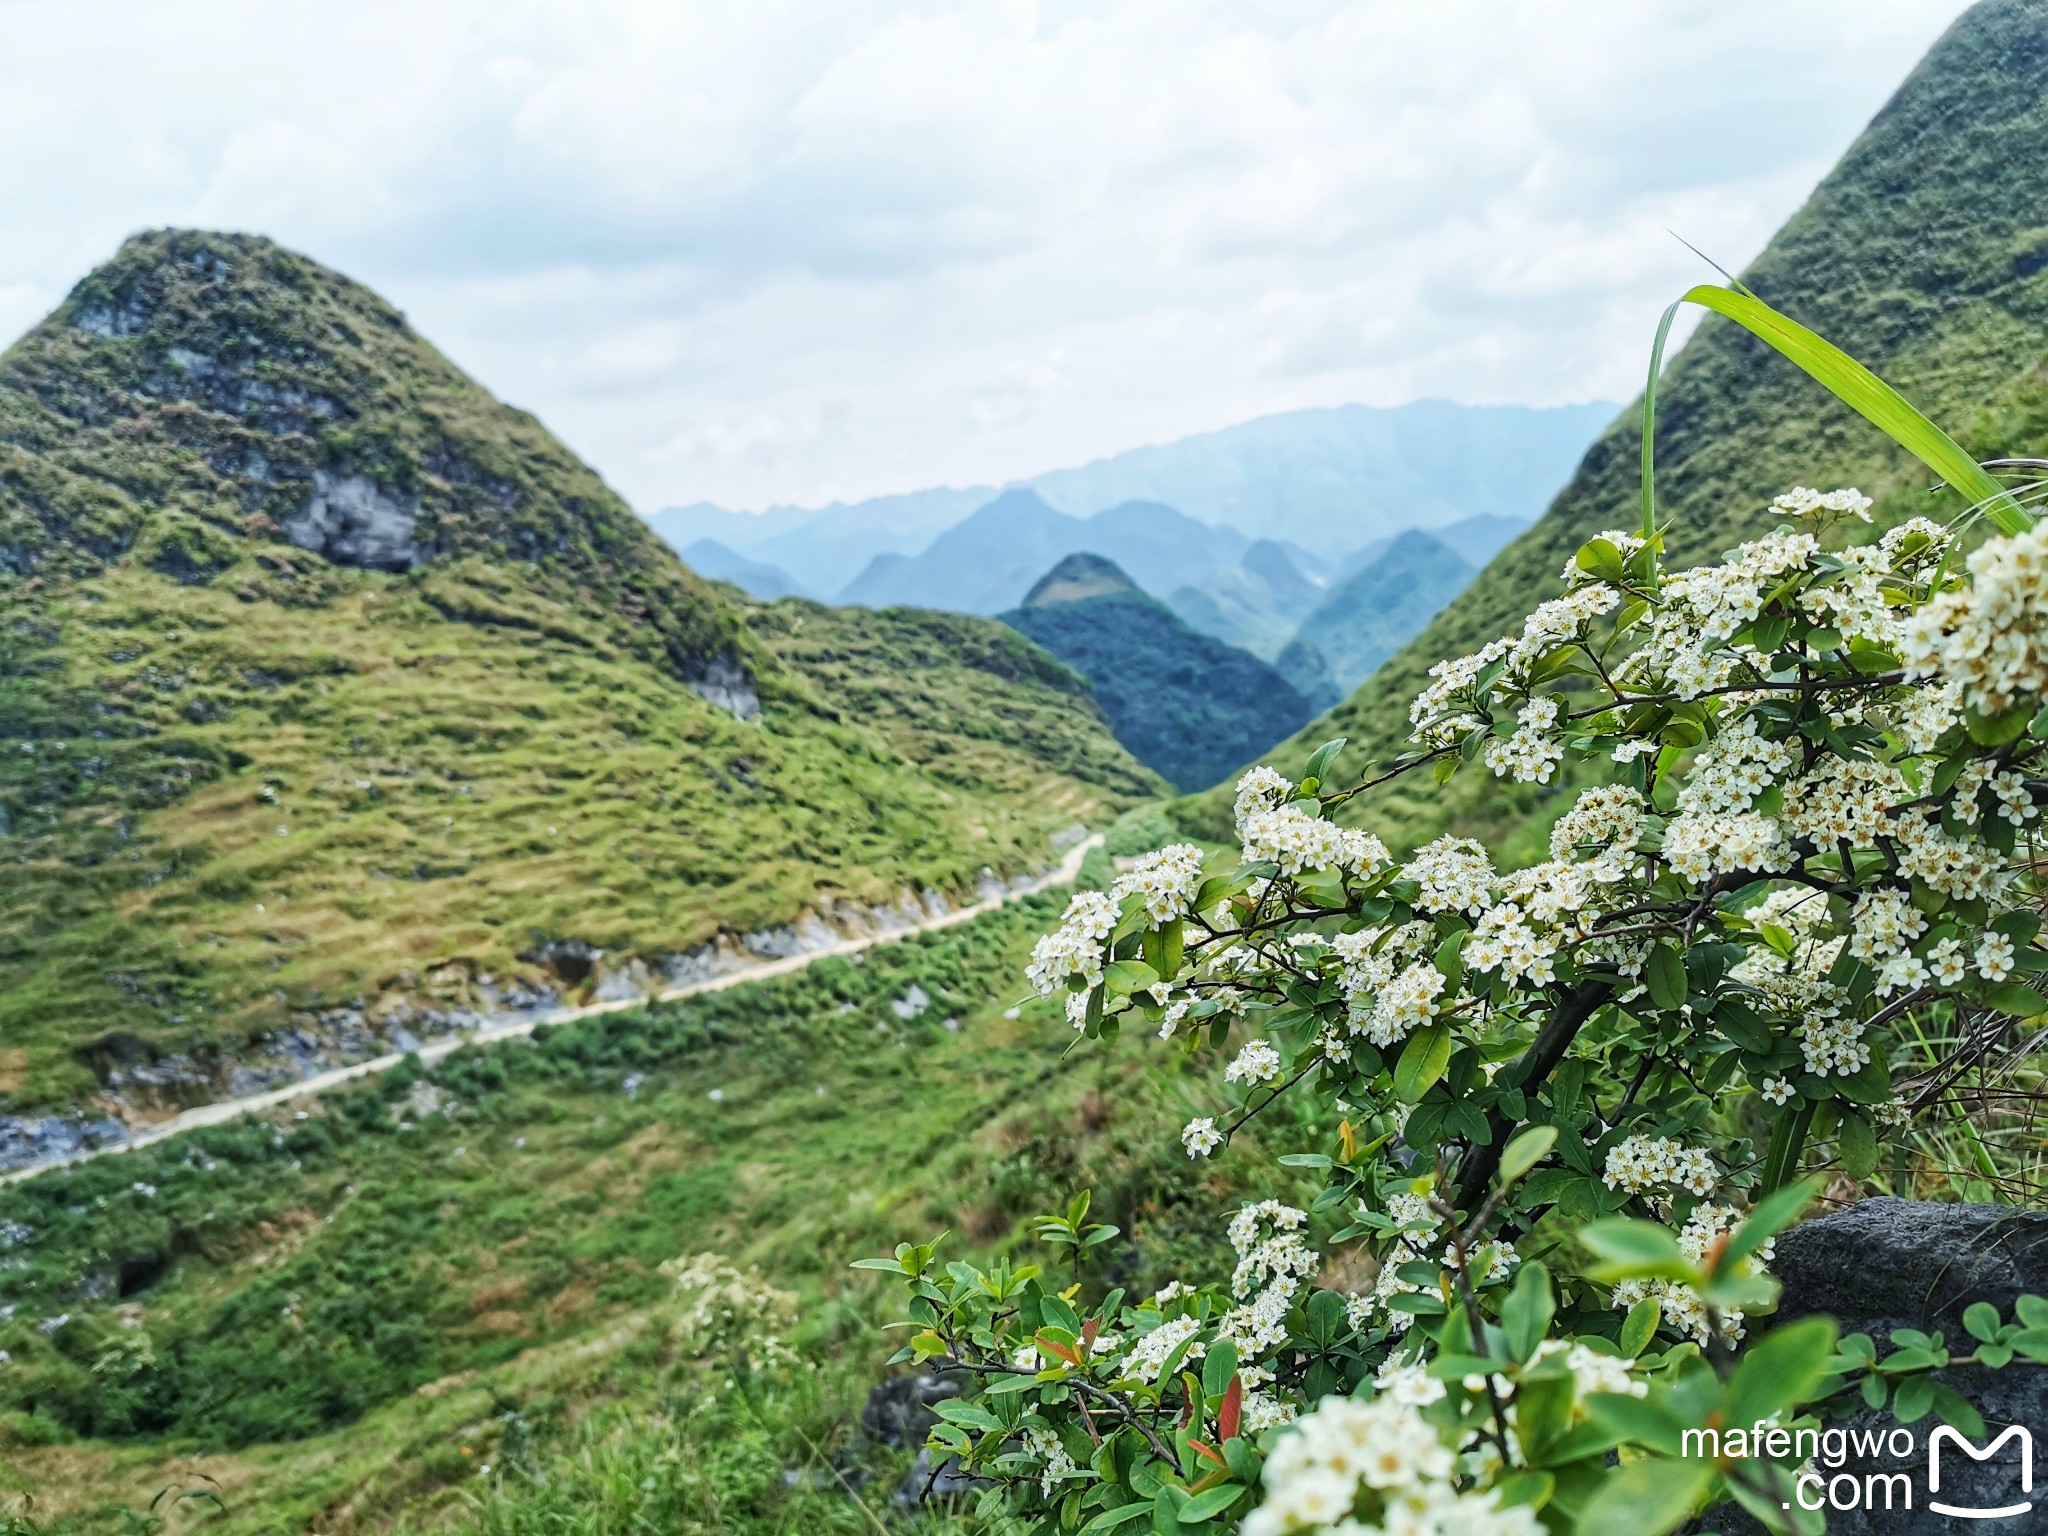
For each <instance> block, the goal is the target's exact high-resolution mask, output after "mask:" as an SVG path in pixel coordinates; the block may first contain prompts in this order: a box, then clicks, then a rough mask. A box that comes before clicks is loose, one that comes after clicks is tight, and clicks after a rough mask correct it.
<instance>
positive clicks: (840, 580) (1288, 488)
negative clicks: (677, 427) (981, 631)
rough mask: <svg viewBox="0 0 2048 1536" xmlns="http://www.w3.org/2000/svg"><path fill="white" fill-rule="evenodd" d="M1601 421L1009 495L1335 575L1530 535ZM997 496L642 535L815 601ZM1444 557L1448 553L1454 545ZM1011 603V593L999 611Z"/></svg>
mask: <svg viewBox="0 0 2048 1536" xmlns="http://www.w3.org/2000/svg"><path fill="white" fill-rule="evenodd" d="M1614 412H1615V407H1613V406H1611V405H1605V404H1596V405H1575V406H1561V407H1557V408H1555V409H1550V410H1532V409H1529V408H1526V407H1522V406H1464V405H1450V404H1447V403H1445V402H1443V401H1421V402H1418V403H1416V404H1414V405H1404V406H1397V407H1393V408H1391V409H1380V408H1377V407H1372V406H1363V405H1345V406H1336V407H1333V408H1330V409H1326V410H1309V411H1289V412H1286V413H1283V414H1280V415H1276V416H1264V417H1260V418H1259V419H1258V420H1256V421H1248V422H1245V423H1243V424H1242V425H1240V426H1235V427H1226V428H1224V429H1222V430H1221V431H1217V432H1205V433H1201V434H1199V435H1197V436H1194V437H1188V438H1183V439H1181V440H1180V441H1178V442H1173V443H1166V444H1163V445H1160V446H1156V447H1147V448H1138V449H1133V450H1132V451H1131V452H1129V453H1120V454H1116V455H1114V456H1112V457H1110V458H1106V459H1100V460H1098V461H1096V462H1095V463H1092V464H1086V465H1082V466H1080V467H1078V468H1073V469H1062V470H1055V471H1053V472H1052V473H1050V474H1045V475H1040V476H1038V477H1037V478H1036V479H1033V480H1029V481H1023V482H1019V483H1018V485H1017V486H1015V487H1013V488H1015V489H1031V490H1035V491H1037V492H1038V494H1039V497H1040V498H1041V500H1043V501H1044V502H1045V503H1046V504H1047V505H1048V506H1049V507H1050V508H1052V509H1053V510H1056V511H1059V512H1064V513H1066V514H1068V515H1069V516H1072V517H1076V518H1086V517H1087V516H1089V515H1090V514H1091V513H1096V512H1100V511H1101V510H1103V509H1104V508H1109V507H1117V506H1122V505H1125V504H1127V503H1131V502H1142V503H1151V504H1155V505H1164V506H1168V507H1173V508H1176V509H1178V510H1179V511H1180V512H1181V513H1182V514H1184V515H1185V516H1187V517H1188V518H1190V519H1192V520H1193V521H1195V522H1198V523H1207V524H1215V525H1220V526H1223V527H1227V528H1231V529H1234V530H1236V531H1237V532H1238V533H1239V534H1241V535H1243V536H1244V538H1245V539H1246V540H1257V539H1275V540H1284V541H1291V543H1292V545H1293V549H1292V551H1291V552H1292V553H1293V554H1294V555H1295V557H1296V559H1297V561H1298V562H1299V561H1303V560H1305V561H1306V564H1305V565H1304V568H1307V565H1316V564H1331V565H1338V564H1341V563H1342V561H1343V560H1344V558H1345V557H1346V556H1347V555H1350V554H1352V553H1354V552H1355V551H1357V550H1358V549H1359V548H1360V547H1361V546H1364V545H1366V544H1369V543H1371V542H1373V541H1374V540H1376V539H1385V538H1388V537H1391V536H1392V535H1393V534H1396V533H1398V532H1400V531H1401V530H1402V529H1404V528H1418V527H1419V528H1431V529H1435V528H1439V527H1445V526H1447V525H1455V524H1458V523H1460V522H1462V521H1465V520H1469V519H1474V518H1481V517H1493V518H1506V519H1509V520H1511V521H1513V522H1515V523H1517V524H1526V523H1529V522H1531V521H1533V520H1534V519H1535V518H1536V516H1537V514H1538V513H1540V512H1541V511H1542V510H1543V507H1544V506H1545V504H1546V503H1547V502H1548V501H1549V499H1550V497H1551V496H1552V495H1553V494H1555V492H1556V490H1557V488H1558V487H1559V486H1560V485H1562V484H1563V483H1564V479H1565V476H1566V475H1567V474H1569V473H1570V471H1571V467H1572V465H1573V464H1574V463H1576V462H1577V460H1578V456H1579V454H1580V453H1581V452H1582V451H1583V449H1584V448H1585V445H1586V444H1587V443H1588V442H1590V441H1591V440H1592V439H1593V436H1594V434H1595V433H1597V432H1598V431H1599V430H1600V429H1601V428H1602V427H1604V426H1605V425H1606V424H1607V422H1608V421H1609V420H1610V419H1611V418H1612V417H1613V415H1614ZM996 496H997V490H996V489H995V488H993V487H967V488H965V489H955V488H950V487H948V488H943V489H937V490H926V491H912V492H908V493H906V494H903V495H895V496H880V497H875V498H873V499H872V500H868V501H859V502H852V503H842V502H834V503H833V504H832V505H831V506H828V507H812V508H806V507H788V506H782V507H771V508H769V509H768V510H767V511H765V512H758V513H755V512H729V511H726V510H725V509H723V508H720V507H715V506H711V505H709V504H706V503H699V504H697V505H695V506H688V507H673V508H670V509H668V510H667V511H664V512H657V513H655V514H654V515H653V516H652V517H651V518H650V519H649V521H650V522H651V523H652V524H653V526H654V529H655V531H656V532H657V533H659V534H660V535H661V536H662V537H663V538H664V539H666V540H667V541H668V542H669V543H670V544H671V545H673V546H674V547H675V548H677V549H684V548H687V547H688V546H689V545H690V544H691V543H693V542H695V541H696V540H698V539H704V538H709V539H716V540H717V541H718V542H719V543H721V544H723V545H725V546H726V547H727V548H728V549H731V550H734V551H736V552H737V553H739V554H741V555H744V556H746V557H747V558H748V559H750V560H759V561H763V562H766V563H768V564H772V565H778V566H780V567H781V568H782V569H783V570H785V571H787V572H789V573H790V575H792V576H794V577H795V578H796V579H797V580H798V581H800V582H802V583H803V584H804V585H805V586H807V587H809V588H811V589H812V590H814V591H819V592H838V591H842V590H844V589H846V588H847V587H848V585H849V584H850V583H852V582H854V581H856V580H861V579H864V578H865V577H866V575H867V567H868V565H869V564H870V563H871V562H872V561H873V559H874V558H875V556H877V555H880V554H901V555H917V554H920V553H922V552H923V551H924V550H925V549H926V548H927V547H928V546H929V545H931V543H932V542H933V541H934V540H935V539H937V538H938V537H939V535H940V534H942V533H944V532H945V531H946V530H947V529H949V528H952V527H953V526H954V525H956V524H958V523H959V522H961V521H962V520H963V519H965V518H966V517H968V516H969V514H971V513H973V512H975V511H976V510H977V509H979V508H981V507H984V506H986V505H988V504H989V503H990V502H991V501H993V500H995V499H996ZM1070 547H1080V546H1070ZM1088 547H1092V546H1088ZM1452 547H1453V548H1459V546H1458V544H1457V543H1456V542H1455V541H1454V542H1453V545H1452ZM1311 550H1314V551H1319V552H1320V553H1318V554H1316V555H1310V554H1309V551H1311ZM1064 552H1065V551H1054V552H1053V555H1052V558H1054V559H1056V558H1057V557H1058V555H1059V554H1060V553H1064ZM1459 552H1460V553H1466V551H1464V550H1463V549H1459ZM1466 557H1467V558H1468V559H1474V560H1475V561H1478V560H1479V557H1478V556H1477V555H1474V554H1467V556H1466ZM1119 558H1121V557H1119ZM1235 558H1236V557H1235V555H1234V554H1233V556H1232V558H1231V559H1230V560H1225V561H1219V562H1215V563H1218V564H1223V565H1230V564H1234V563H1235ZM1049 563H1050V561H1049V560H1048V561H1045V562H1041V563H1039V564H1038V565H1037V566H1036V567H1034V569H1036V570H1043V569H1044V567H1045V565H1046V564H1049ZM1127 569H1131V570H1132V572H1133V574H1134V575H1136V576H1137V578H1138V580H1139V583H1140V584H1141V585H1143V586H1146V587H1148V588H1149V589H1150V590H1153V591H1162V592H1170V591H1172V590H1173V589H1174V587H1176V586H1178V585H1180V584H1181V583H1180V581H1178V580H1175V581H1172V582H1168V583H1167V584H1165V585H1164V586H1161V585H1159V584H1158V583H1157V582H1156V581H1155V580H1152V579H1150V578H1148V577H1147V576H1146V575H1145V574H1143V573H1141V572H1139V571H1137V570H1136V569H1135V568H1134V567H1129V566H1127ZM1018 591H1020V592H1021V591H1022V588H1021V587H1019V588H1018ZM1013 600H1014V594H1012V596H1011V597H1010V598H1006V599H1004V601H1013ZM925 601H927V602H929V601H930V600H929V598H927V599H925ZM936 606H939V607H952V608H961V607H963V606H964V605H963V604H962V603H959V602H939V603H937V604H936Z"/></svg>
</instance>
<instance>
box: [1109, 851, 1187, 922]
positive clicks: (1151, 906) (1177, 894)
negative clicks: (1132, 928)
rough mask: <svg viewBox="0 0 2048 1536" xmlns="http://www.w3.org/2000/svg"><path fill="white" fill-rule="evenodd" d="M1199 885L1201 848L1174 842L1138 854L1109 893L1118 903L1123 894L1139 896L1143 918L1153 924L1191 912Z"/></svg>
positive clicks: (1168, 920)
mask: <svg viewBox="0 0 2048 1536" xmlns="http://www.w3.org/2000/svg"><path fill="white" fill-rule="evenodd" d="M1201 886H1202V850H1201V849H1200V848H1197V847H1196V846H1195V845H1194V844H1193V843H1175V844H1174V845H1173V846H1172V847H1170V848H1162V849H1160V850H1159V851H1158V852H1157V853H1148V854H1145V855H1143V856H1141V857H1140V858H1139V860H1138V862H1137V863H1136V864H1134V865H1133V866H1132V867H1131V868H1130V869H1129V870H1128V871H1127V872H1126V873H1124V874H1122V875H1119V876H1118V877H1117V880H1116V884H1115V885H1113V886H1112V887H1111V888H1110V892H1109V894H1110V899H1111V900H1112V901H1119V902H1120V901H1122V900H1123V898H1124V897H1126V896H1136V897H1138V898H1139V899H1140V900H1141V901H1142V902H1143V904H1144V908H1145V916H1146V918H1147V919H1148V920H1149V921H1150V922H1152V923H1153V924H1154V925H1155V926H1156V925H1158V924H1161V923H1169V922H1172V921H1173V919H1175V918H1176V917H1186V916H1187V915H1188V914H1189V913H1190V912H1192V911H1193V910H1194V909H1195V895H1196V893H1197V892H1198V891H1199V890H1200V889H1201Z"/></svg>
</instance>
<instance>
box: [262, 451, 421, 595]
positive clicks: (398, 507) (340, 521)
mask: <svg viewBox="0 0 2048 1536" xmlns="http://www.w3.org/2000/svg"><path fill="white" fill-rule="evenodd" d="M418 516H419V509H418V506H417V504H414V505H406V504H403V503H400V502H399V501H397V500H395V499H394V498H393V497H391V496H389V495H388V494H386V493H385V492H384V491H383V490H382V489H381V488H380V487H379V486H378V484H377V482H376V481H374V480H372V479H370V478H369V477H368V476H367V475H330V474H329V473H327V471H326V470H324V469H316V470H315V471H313V493H312V495H310V496H309V497H307V498H306V505H305V507H304V508H303V509H302V510H301V511H300V513H299V514H298V516H296V517H294V518H290V519H288V520H287V521H286V523H285V525H284V531H285V537H286V538H288V539H290V540H291V541H292V542H293V543H294V544H296V545H298V546H299V548H301V549H310V550H312V551H313V552H314V553H315V554H319V555H325V556H326V557H327V558H328V559H329V560H332V561H333V562H334V563H335V564H336V565H353V566H360V567H361V568H363V569H365V570H372V571H409V570H411V569H412V568H413V567H414V566H415V565H418V564H419V563H420V561H421V559H422V558H423V557H422V556H421V554H420V549H419V546H418V545H417V544H415V543H414V542H413V537H412V534H413V526H414V524H415V523H416V522H417V520H418Z"/></svg>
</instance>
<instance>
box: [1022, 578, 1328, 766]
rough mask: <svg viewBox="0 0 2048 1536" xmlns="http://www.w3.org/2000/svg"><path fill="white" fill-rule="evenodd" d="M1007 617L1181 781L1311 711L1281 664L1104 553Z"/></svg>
mask: <svg viewBox="0 0 2048 1536" xmlns="http://www.w3.org/2000/svg"><path fill="white" fill-rule="evenodd" d="M1003 622H1004V623H1006V624H1008V625H1010V626H1012V627H1013V628H1014V629H1016V630H1017V631H1019V632H1020V633H1022V634H1024V635H1027V636H1029V637H1030V638H1031V639H1032V640H1034V641H1036V642H1037V643H1038V644H1039V645H1041V646H1043V647H1045V649H1046V650H1047V651H1050V652H1051V653H1052V654H1053V655H1054V656H1057V657H1058V658H1059V659H1060V660H1061V661H1064V662H1065V663H1067V664H1068V665H1069V666H1071V667H1073V668H1074V669H1075V670H1076V671H1078V672H1080V673H1082V674H1084V675H1085V676H1086V677H1088V678H1089V679H1090V681H1091V688H1092V692H1093V696H1094V698H1095V702H1096V703H1097V704H1099V705H1101V706H1102V712H1103V715H1104V716H1105V717H1106V718H1107V719H1108V721H1109V726H1110V729H1111V730H1112V731H1114V732H1115V733H1116V738H1117V740H1118V741H1120V742H1122V743H1123V744H1124V745H1125V746H1126V747H1128V748H1129V749H1130V752H1131V755H1132V756H1133V757H1135V758H1137V759H1138V761H1139V762H1141V763H1143V764H1145V766H1146V767H1148V768H1151V769H1152V770H1153V771H1154V772H1156V773H1158V774H1159V775H1161V776H1162V777H1163V778H1166V779H1169V780H1171V781H1172V782H1173V783H1175V784H1187V785H1192V784H1207V783H1210V782H1212V781H1213V780H1214V779H1215V778H1216V777H1217V775H1218V774H1221V773H1224V772H1226V771H1228V770H1229V769H1230V768H1232V767H1234V766H1235V765H1236V764H1238V763H1241V762H1243V761H1244V760H1245V758H1246V757H1248V756H1250V755H1251V754H1252V753H1254V752H1257V751H1258V750H1260V748H1262V747H1264V746H1266V745H1267V744H1268V743H1270V742H1273V741H1276V740H1278V739H1279V738H1281V737H1282V736H1285V735H1286V734H1287V733H1288V732H1289V731H1291V730H1293V729H1294V728H1295V727H1296V726H1298V725H1299V724H1300V723H1301V722H1302V721H1303V720H1304V719H1306V718H1307V717H1308V712H1309V710H1308V705H1307V703H1306V702H1304V701H1303V699H1302V698H1301V696H1300V695H1299V694H1297V693H1296V692H1295V691H1294V688H1293V685H1291V684H1290V683H1289V682H1288V681H1287V679H1286V678H1284V677H1282V676H1281V675H1280V674H1279V673H1278V672H1276V671H1275V670H1274V669H1273V668H1272V667H1269V666H1268V665H1266V663H1265V662H1263V661H1260V660H1259V659H1258V657H1256V656H1254V655H1252V654H1251V653H1250V652H1248V651H1241V650H1239V649H1238V648H1237V647H1235V646H1233V645H1226V644H1224V642H1223V641H1221V640H1218V639H1217V638H1216V637H1215V636H1213V635H1205V634H1203V633H1201V632H1200V631H1199V630H1195V629H1190V628H1189V627H1188V626H1187V625H1186V624H1184V623H1182V622H1181V620H1180V618H1179V616H1178V615H1176V614H1175V613H1174V612H1173V610H1172V609H1170V608H1168V607H1167V606H1166V605H1165V604H1164V603H1161V602H1159V601H1157V600H1156V599H1154V598H1151V597H1148V596H1146V595H1145V594H1144V593H1143V592H1141V591H1139V590H1138V588H1137V586H1136V585H1135V584H1134V583H1133V582H1132V581H1131V579H1130V578H1129V577H1128V576H1126V575H1125V574H1124V573H1123V572H1122V571H1121V570H1120V569H1119V568H1118V567H1117V566H1116V564H1115V563H1114V562H1112V561H1110V560H1107V559H1104V558H1103V557H1102V556H1101V555H1091V554H1072V555H1068V556H1067V557H1066V558H1065V559H1063V560H1061V561H1060V562H1059V564H1057V565H1055V566H1054V567H1053V568H1052V569H1051V570H1050V571H1048V572H1047V573H1046V574H1045V575H1044V576H1043V577H1042V578H1041V579H1040V580H1039V581H1038V582H1037V584H1036V585H1034V586H1033V587H1032V589H1031V591H1030V592H1029V593H1028V594H1026V596H1025V599H1024V605H1023V607H1021V608H1018V609H1016V610H1014V611H1012V612H1010V613H1006V614H1004V615H1003Z"/></svg>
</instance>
